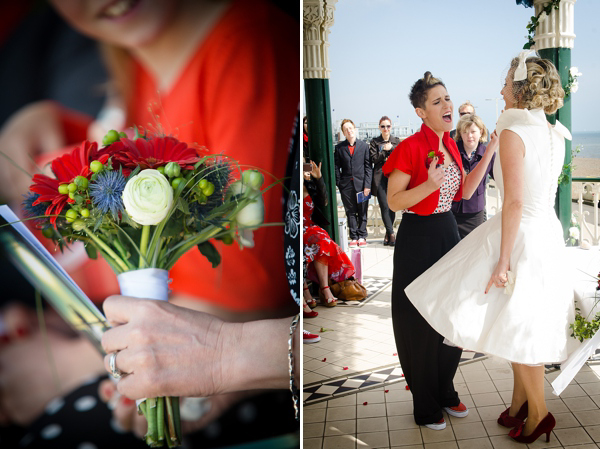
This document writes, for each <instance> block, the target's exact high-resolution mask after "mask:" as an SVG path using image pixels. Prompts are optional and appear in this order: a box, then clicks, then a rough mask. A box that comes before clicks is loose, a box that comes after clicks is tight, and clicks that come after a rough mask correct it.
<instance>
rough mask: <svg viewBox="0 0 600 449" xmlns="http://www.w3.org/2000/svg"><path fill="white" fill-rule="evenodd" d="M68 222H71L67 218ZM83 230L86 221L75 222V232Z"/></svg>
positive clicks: (78, 220)
mask: <svg viewBox="0 0 600 449" xmlns="http://www.w3.org/2000/svg"><path fill="white" fill-rule="evenodd" d="M67 221H69V219H68V218H67ZM83 228H85V221H83V220H82V219H81V218H78V219H77V220H75V221H74V222H73V230H74V231H81V230H83Z"/></svg>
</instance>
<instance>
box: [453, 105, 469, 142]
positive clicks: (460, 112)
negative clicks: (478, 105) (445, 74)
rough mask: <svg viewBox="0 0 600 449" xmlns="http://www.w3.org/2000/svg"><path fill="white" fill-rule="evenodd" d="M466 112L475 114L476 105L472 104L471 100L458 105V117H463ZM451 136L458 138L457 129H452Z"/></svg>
mask: <svg viewBox="0 0 600 449" xmlns="http://www.w3.org/2000/svg"><path fill="white" fill-rule="evenodd" d="M465 114H475V106H473V105H472V104H471V102H470V101H469V100H467V101H465V102H464V103H463V104H461V105H460V106H459V107H458V117H459V119H460V117H462V116H463V115H465ZM450 137H452V138H453V139H456V129H453V130H452V131H450Z"/></svg>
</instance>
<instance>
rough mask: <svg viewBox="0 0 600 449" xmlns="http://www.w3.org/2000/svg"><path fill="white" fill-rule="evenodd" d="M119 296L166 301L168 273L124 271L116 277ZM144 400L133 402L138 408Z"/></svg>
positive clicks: (159, 270)
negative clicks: (119, 291) (119, 290)
mask: <svg viewBox="0 0 600 449" xmlns="http://www.w3.org/2000/svg"><path fill="white" fill-rule="evenodd" d="M117 281H119V288H120V289H121V295H123V296H131V297H132V298H140V299H155V300H158V301H168V299H169V282H170V279H169V272H168V271H167V270H162V269H160V268H143V269H141V270H133V271H125V272H124V273H121V274H119V275H118V276H117ZM145 400H146V398H142V399H138V400H137V401H135V403H136V405H137V406H138V407H139V406H140V404H141V403H142V402H144V401H145Z"/></svg>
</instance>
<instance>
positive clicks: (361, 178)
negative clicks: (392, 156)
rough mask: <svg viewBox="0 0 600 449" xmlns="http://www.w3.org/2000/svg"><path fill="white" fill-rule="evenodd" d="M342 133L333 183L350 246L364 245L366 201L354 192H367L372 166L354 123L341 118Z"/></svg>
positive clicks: (369, 190)
mask: <svg viewBox="0 0 600 449" xmlns="http://www.w3.org/2000/svg"><path fill="white" fill-rule="evenodd" d="M341 128H342V133H343V134H344V137H346V140H343V141H341V142H340V143H338V144H337V145H336V146H335V150H334V153H333V156H334V161H335V184H336V185H337V186H338V188H339V189H340V195H341V196H342V203H344V210H345V211H346V217H348V232H349V234H350V246H357V245H358V246H365V245H366V244H367V207H368V205H369V203H368V201H363V202H360V203H359V202H358V200H357V195H358V193H360V192H362V193H363V194H364V196H365V197H367V196H368V195H369V194H370V193H371V179H372V176H373V169H372V168H371V158H370V157H369V147H368V146H367V144H366V143H365V142H363V141H362V140H357V139H356V128H355V126H354V122H352V120H349V119H344V120H342V126H341Z"/></svg>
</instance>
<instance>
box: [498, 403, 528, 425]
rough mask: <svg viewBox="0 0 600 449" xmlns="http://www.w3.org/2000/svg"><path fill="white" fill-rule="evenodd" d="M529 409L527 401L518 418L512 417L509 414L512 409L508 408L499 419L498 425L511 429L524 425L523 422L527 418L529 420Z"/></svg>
mask: <svg viewBox="0 0 600 449" xmlns="http://www.w3.org/2000/svg"><path fill="white" fill-rule="evenodd" d="M527 408H528V407H527V401H525V402H524V403H523V405H522V406H521V408H520V409H519V412H518V413H517V416H510V415H509V414H508V412H510V407H508V408H507V409H506V410H504V411H503V412H502V413H500V416H499V417H498V424H500V425H501V426H504V427H510V428H513V427H517V426H519V425H521V424H523V421H525V418H527Z"/></svg>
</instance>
